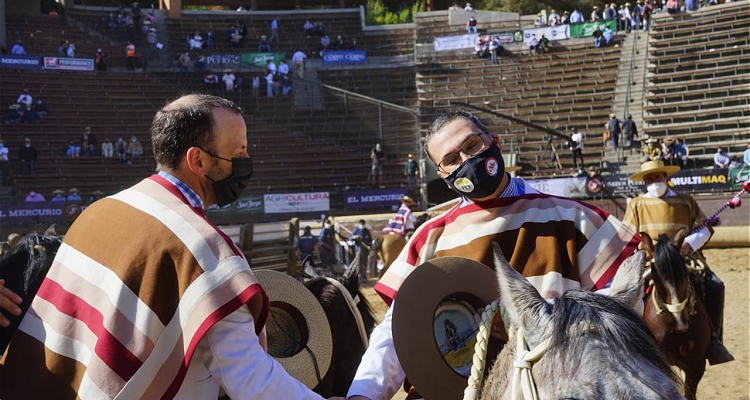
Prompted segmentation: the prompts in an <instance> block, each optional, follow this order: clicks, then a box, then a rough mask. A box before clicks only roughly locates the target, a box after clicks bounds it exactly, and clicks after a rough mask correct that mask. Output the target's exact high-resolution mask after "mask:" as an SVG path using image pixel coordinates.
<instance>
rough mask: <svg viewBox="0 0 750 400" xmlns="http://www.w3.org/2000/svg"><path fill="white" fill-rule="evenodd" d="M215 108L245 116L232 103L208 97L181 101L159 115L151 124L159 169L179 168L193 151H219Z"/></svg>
mask: <svg viewBox="0 0 750 400" xmlns="http://www.w3.org/2000/svg"><path fill="white" fill-rule="evenodd" d="M215 108H226V109H228V110H231V111H233V112H235V113H236V114H241V113H242V109H240V107H238V106H237V105H236V104H234V103H233V102H232V101H230V100H227V99H223V98H221V97H216V96H211V95H207V94H189V95H187V96H183V97H180V98H179V99H177V100H175V101H173V102H170V103H169V104H167V105H166V106H164V108H162V109H161V110H159V111H158V112H157V113H156V116H155V117H154V120H153V122H152V123H151V143H152V145H153V147H154V158H155V159H156V163H157V164H158V165H159V167H164V168H168V169H174V168H177V165H178V164H179V163H180V161H181V160H182V158H183V157H185V152H186V151H187V150H188V149H189V148H191V147H200V148H202V149H205V150H206V151H210V152H214V151H215V149H214V142H215V137H214V126H215V124H214V119H213V113H212V111H213V110H214V109H215Z"/></svg>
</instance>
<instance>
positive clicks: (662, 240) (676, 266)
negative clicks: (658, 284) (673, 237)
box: [651, 233, 687, 282]
mask: <svg viewBox="0 0 750 400" xmlns="http://www.w3.org/2000/svg"><path fill="white" fill-rule="evenodd" d="M654 261H655V262H654V263H653V264H654V265H652V266H651V274H652V275H654V277H655V278H657V279H659V280H660V281H664V282H682V281H683V280H684V279H685V277H686V274H687V269H685V268H684V265H685V261H684V259H683V257H682V254H680V250H679V249H678V248H677V246H675V245H673V244H672V243H671V242H670V241H669V236H667V235H666V234H664V233H662V234H660V235H659V238H658V240H657V241H656V244H655V245H654Z"/></svg>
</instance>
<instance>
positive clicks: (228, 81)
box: [221, 69, 237, 92]
mask: <svg viewBox="0 0 750 400" xmlns="http://www.w3.org/2000/svg"><path fill="white" fill-rule="evenodd" d="M236 79H237V78H236V77H235V76H234V74H233V73H232V70H231V69H228V70H225V71H224V76H222V77H221V80H222V81H223V82H224V89H226V91H227V92H231V91H233V90H234V81H235V80H236Z"/></svg>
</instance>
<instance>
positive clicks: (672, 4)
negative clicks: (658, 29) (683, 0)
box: [667, 0, 680, 14]
mask: <svg viewBox="0 0 750 400" xmlns="http://www.w3.org/2000/svg"><path fill="white" fill-rule="evenodd" d="M667 12H668V13H670V14H677V13H679V12H680V3H679V2H678V1H677V0H667Z"/></svg>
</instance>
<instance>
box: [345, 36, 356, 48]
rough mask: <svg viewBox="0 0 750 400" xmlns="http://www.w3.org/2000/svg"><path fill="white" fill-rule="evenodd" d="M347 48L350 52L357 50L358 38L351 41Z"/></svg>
mask: <svg viewBox="0 0 750 400" xmlns="http://www.w3.org/2000/svg"><path fill="white" fill-rule="evenodd" d="M346 48H347V49H349V50H357V38H351V39H349V44H348V45H347V47H346Z"/></svg>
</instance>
